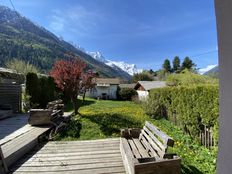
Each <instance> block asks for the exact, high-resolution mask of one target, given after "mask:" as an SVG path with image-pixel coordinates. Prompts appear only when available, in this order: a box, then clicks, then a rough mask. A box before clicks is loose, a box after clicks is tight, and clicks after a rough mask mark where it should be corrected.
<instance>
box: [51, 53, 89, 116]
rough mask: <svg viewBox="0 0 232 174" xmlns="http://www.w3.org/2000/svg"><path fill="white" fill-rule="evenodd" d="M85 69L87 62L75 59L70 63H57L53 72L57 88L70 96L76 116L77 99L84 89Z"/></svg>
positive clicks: (63, 61)
mask: <svg viewBox="0 0 232 174" xmlns="http://www.w3.org/2000/svg"><path fill="white" fill-rule="evenodd" d="M85 68H86V64H85V62H83V61H82V60H80V59H77V58H74V59H71V60H70V61H65V60H59V61H57V62H56V63H55V65H54V67H53V69H52V71H51V76H52V77H53V78H54V79H55V82H56V84H57V87H58V88H60V89H61V90H62V91H64V93H65V94H67V95H69V96H70V98H71V101H72V103H73V107H74V111H75V114H77V113H78V108H79V107H78V104H77V97H78V95H79V93H80V92H81V90H82V88H83V83H82V78H83V77H84V76H85V73H84V70H85Z"/></svg>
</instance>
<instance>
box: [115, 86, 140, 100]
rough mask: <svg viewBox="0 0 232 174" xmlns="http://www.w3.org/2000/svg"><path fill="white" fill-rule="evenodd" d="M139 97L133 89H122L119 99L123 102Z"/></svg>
mask: <svg viewBox="0 0 232 174" xmlns="http://www.w3.org/2000/svg"><path fill="white" fill-rule="evenodd" d="M136 96H138V93H137V91H136V90H135V89H132V88H121V89H120V90H119V99H121V100H132V99H133V97H136Z"/></svg>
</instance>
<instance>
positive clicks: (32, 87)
mask: <svg viewBox="0 0 232 174" xmlns="http://www.w3.org/2000/svg"><path fill="white" fill-rule="evenodd" d="M26 94H27V95H29V96H30V103H31V104H32V103H33V104H35V103H38V101H39V96H40V94H39V79H38V76H37V74H36V73H31V72H30V73H28V74H27V76H26Z"/></svg>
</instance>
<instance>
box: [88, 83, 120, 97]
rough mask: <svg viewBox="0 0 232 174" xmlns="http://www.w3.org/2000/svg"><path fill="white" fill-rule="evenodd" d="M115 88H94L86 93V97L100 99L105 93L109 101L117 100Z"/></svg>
mask: <svg viewBox="0 0 232 174" xmlns="http://www.w3.org/2000/svg"><path fill="white" fill-rule="evenodd" d="M117 88H118V85H110V86H95V88H94V89H92V90H91V91H90V92H87V93H86V96H88V97H92V98H98V97H101V96H102V94H103V93H106V94H107V96H109V99H117Z"/></svg>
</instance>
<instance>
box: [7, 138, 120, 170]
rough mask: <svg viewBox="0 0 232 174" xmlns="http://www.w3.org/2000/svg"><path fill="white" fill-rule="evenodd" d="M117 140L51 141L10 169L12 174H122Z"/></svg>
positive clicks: (118, 141)
mask: <svg viewBox="0 0 232 174" xmlns="http://www.w3.org/2000/svg"><path fill="white" fill-rule="evenodd" d="M119 144H120V140H119V139H104V140H92V141H67V142H66V141H60V142H57V141H51V142H48V143H46V144H45V145H40V146H38V147H37V148H35V149H34V150H33V151H31V152H30V153H29V154H27V155H26V156H25V157H24V158H23V159H21V160H20V161H19V162H18V163H16V164H14V165H13V167H12V168H10V172H11V173H15V174H34V173H35V174H37V173H38V174H40V173H41V174H56V173H61V174H66V173H75V174H100V173H102V174H103V173H104V174H106V173H114V174H116V173H117V174H119V173H124V174H125V169H124V166H123V161H122V157H121V153H120V148H119Z"/></svg>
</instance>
